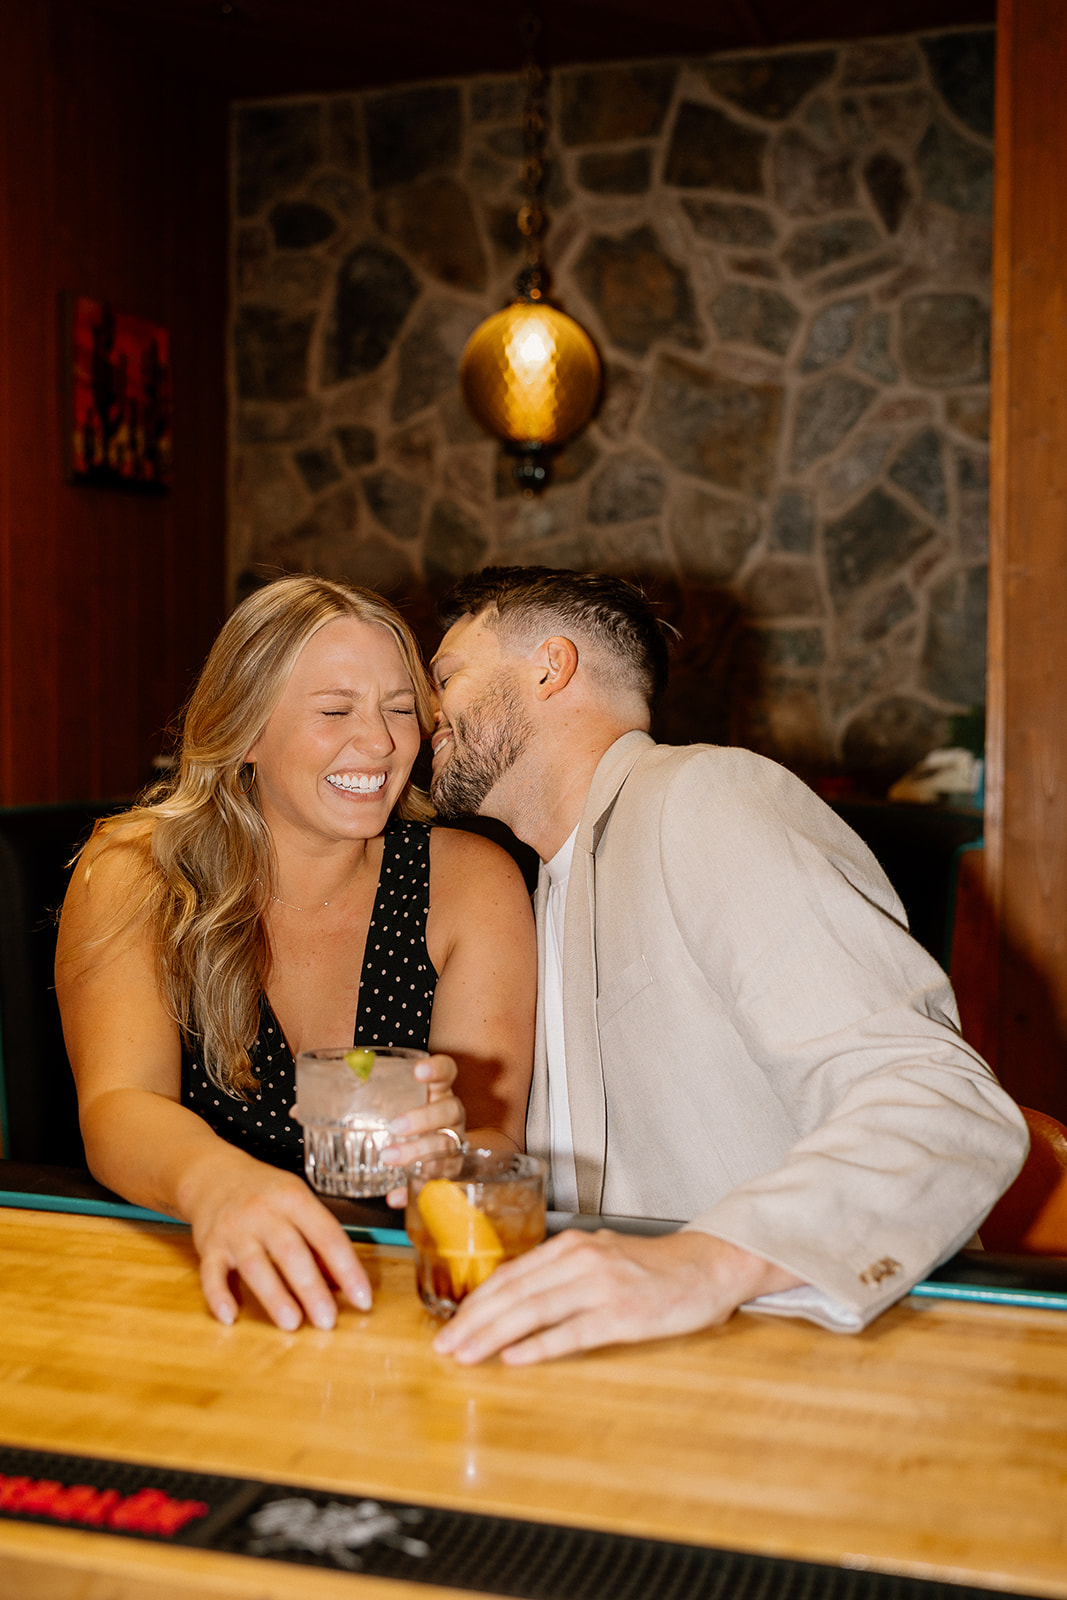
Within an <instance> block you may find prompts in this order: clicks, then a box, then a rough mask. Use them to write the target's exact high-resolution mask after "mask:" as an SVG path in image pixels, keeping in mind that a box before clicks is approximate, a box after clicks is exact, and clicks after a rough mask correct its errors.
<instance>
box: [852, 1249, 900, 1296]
mask: <svg viewBox="0 0 1067 1600" xmlns="http://www.w3.org/2000/svg"><path fill="white" fill-rule="evenodd" d="M902 1270H903V1269H902V1267H901V1265H900V1262H899V1261H894V1260H893V1257H892V1256H883V1257H882V1259H881V1260H880V1261H872V1262H871V1264H870V1266H869V1267H868V1268H867V1269H866V1270H865V1271H864V1272H861V1273H860V1282H861V1283H865V1284H867V1286H868V1287H869V1288H871V1289H873V1288H874V1287H875V1285H876V1284H879V1283H881V1281H882V1279H883V1278H894V1277H896V1275H897V1273H898V1272H901V1271H902Z"/></svg>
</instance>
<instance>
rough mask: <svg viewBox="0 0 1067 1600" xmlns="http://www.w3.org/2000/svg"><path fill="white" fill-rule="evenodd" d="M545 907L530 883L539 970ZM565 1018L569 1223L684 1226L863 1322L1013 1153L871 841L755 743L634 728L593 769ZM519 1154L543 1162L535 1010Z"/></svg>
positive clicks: (999, 1093) (976, 1219)
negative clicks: (575, 1199)
mask: <svg viewBox="0 0 1067 1600" xmlns="http://www.w3.org/2000/svg"><path fill="white" fill-rule="evenodd" d="M547 892H548V884H547V878H546V875H545V874H544V872H542V874H541V881H540V883H539V886H538V891H537V901H536V903H537V913H538V915H537V921H538V939H539V953H540V956H541V958H542V966H543V953H544V912H545V904H546V901H547ZM563 1009H564V1036H565V1043H566V1053H567V1088H568V1095H569V1099H570V1112H571V1125H572V1132H573V1138H574V1150H575V1161H576V1167H577V1176H578V1192H579V1202H580V1206H581V1209H582V1210H583V1211H589V1212H603V1213H606V1214H608V1215H618V1216H645V1217H660V1218H673V1219H677V1220H680V1221H687V1222H688V1223H689V1225H690V1226H691V1227H692V1228H695V1229H699V1230H702V1231H704V1232H706V1233H710V1234H714V1235H716V1236H718V1237H720V1238H723V1239H727V1240H730V1241H732V1242H733V1243H734V1244H737V1245H740V1246H742V1247H744V1248H746V1249H749V1250H752V1251H754V1252H756V1253H757V1254H759V1255H761V1256H763V1257H765V1258H767V1259H769V1260H771V1261H774V1262H777V1263H778V1264H779V1265H781V1266H783V1267H786V1268H788V1269H789V1270H791V1271H793V1272H795V1273H796V1274H797V1275H798V1276H799V1277H800V1278H802V1279H803V1280H804V1281H805V1282H807V1283H810V1284H813V1285H814V1286H815V1287H816V1288H818V1289H819V1290H821V1291H823V1293H824V1294H826V1295H828V1296H830V1297H831V1298H832V1299H833V1300H834V1301H836V1302H837V1303H838V1304H839V1305H841V1306H843V1307H845V1308H846V1310H847V1312H848V1315H849V1316H854V1317H855V1318H856V1320H857V1325H860V1324H863V1323H866V1322H867V1321H869V1320H870V1319H871V1318H872V1317H874V1316H876V1315H877V1314H878V1313H879V1312H880V1311H882V1310H884V1309H885V1307H886V1306H887V1305H889V1304H891V1303H892V1301H893V1300H895V1299H897V1298H899V1296H900V1295H902V1294H904V1293H905V1292H906V1291H907V1289H908V1288H910V1286H911V1285H912V1284H913V1283H914V1282H916V1281H917V1280H918V1279H919V1278H922V1277H923V1276H925V1274H926V1273H927V1272H929V1271H930V1270H931V1268H932V1267H934V1266H935V1265H936V1264H937V1263H938V1262H939V1261H942V1260H944V1259H945V1258H946V1257H948V1256H949V1255H951V1254H952V1253H953V1252H954V1251H955V1250H957V1249H959V1248H960V1247H961V1246H962V1245H963V1244H965V1243H966V1242H967V1240H968V1239H969V1238H970V1237H971V1235H972V1234H973V1233H974V1231H975V1229H976V1227H977V1226H978V1224H979V1223H980V1222H981V1220H982V1218H983V1217H984V1216H985V1214H986V1212H987V1211H988V1210H989V1208H990V1207H991V1206H992V1204H993V1202H994V1201H995V1200H996V1199H997V1197H998V1195H1000V1194H1001V1193H1002V1191H1003V1190H1004V1189H1005V1188H1007V1186H1008V1184H1009V1183H1010V1182H1011V1180H1012V1178H1013V1177H1014V1176H1015V1174H1016V1172H1017V1171H1018V1169H1019V1167H1020V1166H1021V1164H1022V1161H1023V1159H1024V1156H1025V1152H1026V1148H1027V1135H1026V1128H1025V1124H1024V1122H1023V1119H1022V1117H1021V1115H1020V1114H1019V1112H1018V1110H1017V1108H1016V1107H1015V1106H1014V1104H1013V1102H1012V1101H1011V1100H1010V1099H1009V1098H1008V1096H1007V1095H1006V1094H1005V1093H1004V1091H1003V1090H1002V1089H1001V1088H1000V1086H999V1085H998V1084H997V1082H996V1080H995V1078H994V1077H993V1075H992V1073H991V1072H990V1070H989V1068H988V1067H987V1066H986V1065H985V1063H984V1062H983V1061H982V1060H981V1058H980V1057H979V1056H977V1055H976V1054H975V1052H974V1051H973V1050H971V1049H970V1047H969V1046H968V1045H966V1044H964V1042H963V1040H962V1039H961V1038H960V1035H959V1032H958V1019H957V1015H956V1009H955V1002H954V999H953V996H952V990H951V988H950V986H949V983H948V979H947V978H946V977H945V975H944V973H943V972H942V971H941V969H940V968H939V967H938V965H937V963H936V962H935V961H933V960H932V958H931V957H930V956H928V955H927V954H926V952H925V951H924V950H923V949H922V948H921V947H920V946H919V945H917V944H916V943H915V941H914V940H913V939H912V938H911V937H910V935H909V934H908V933H907V931H906V920H905V916H904V912H903V909H902V907H901V905H900V902H899V900H898V899H897V897H896V895H895V894H894V892H893V890H892V888H891V887H890V884H889V882H888V880H887V879H886V877H885V875H884V873H883V872H882V870H881V868H880V867H879V866H878V864H877V862H876V861H875V859H874V857H873V856H872V855H871V853H870V851H869V850H868V849H867V847H866V846H865V845H864V844H863V843H862V841H861V840H860V839H858V838H857V837H856V835H855V834H854V833H853V832H852V830H851V829H850V828H848V827H847V826H846V825H845V824H844V823H843V822H842V821H841V820H840V819H839V818H838V817H837V816H836V815H835V814H834V813H833V812H832V811H831V810H830V809H829V807H827V806H825V805H824V804H823V803H822V802H821V801H820V800H819V799H817V797H816V796H815V795H814V794H813V793H812V792H811V791H810V790H809V789H808V788H807V787H806V786H805V785H804V784H803V783H801V782H800V781H799V779H797V778H795V777H793V776H792V774H790V773H789V772H787V771H786V770H785V769H784V768H783V767H780V766H778V765H776V764H775V763H774V762H771V761H768V760H766V759H764V758H763V757H761V756H757V755H755V754H753V753H752V752H751V751H747V750H737V749H724V748H717V747H714V746H708V745H694V746H689V747H687V748H677V749H676V748H673V747H670V746H665V745H656V744H654V743H653V741H652V740H651V739H650V738H649V737H648V736H647V735H646V734H643V733H639V732H632V733H628V734H625V735H624V736H623V737H622V738H621V739H619V740H618V741H617V742H616V743H615V744H614V745H613V746H612V747H611V749H610V750H608V751H607V753H606V754H605V755H604V757H603V759H602V760H601V762H600V765H599V766H598V768H597V771H596V774H595V776H594V779H593V783H592V785H591V788H590V791H589V796H588V800H587V802H586V806H585V810H584V812H583V815H582V819H581V822H580V824H579V828H578V834H577V839H576V843H575V850H574V857H573V862H572V866H571V874H570V883H569V888H568V893H567V908H566V921H565V930H564V974H563ZM527 1143H528V1147H529V1149H530V1150H531V1151H532V1152H533V1153H535V1154H538V1155H541V1156H542V1157H544V1158H547V1156H548V1151H549V1113H548V1073H547V1064H546V1058H545V1044H544V1016H543V1003H542V1002H541V1001H539V1004H538V1029H537V1044H536V1052H535V1065H534V1080H533V1086H532V1089H531V1096H530V1106H529V1114H528V1121H527ZM816 1320H821V1319H819V1318H816Z"/></svg>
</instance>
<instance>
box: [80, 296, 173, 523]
mask: <svg viewBox="0 0 1067 1600" xmlns="http://www.w3.org/2000/svg"><path fill="white" fill-rule="evenodd" d="M68 316H69V324H70V329H71V337H72V343H73V383H72V406H71V420H70V474H69V476H70V479H71V481H72V482H73V483H92V484H101V485H104V486H109V487H111V488H123V489H144V490H148V491H150V492H155V493H159V492H161V491H164V490H167V489H169V488H170V486H171V474H172V460H171V458H172V452H173V422H172V414H171V374H170V335H169V334H168V332H167V329H166V328H163V327H160V326H159V325H158V324H157V323H154V322H147V321H146V320H145V319H144V318H143V317H133V316H129V315H128V314H127V313H126V312H123V311H116V310H115V309H114V308H113V307H112V306H110V305H108V304H107V303H106V302H104V301H101V300H89V299H87V298H86V297H85V296H84V295H73V296H71V298H70V302H69V309H68Z"/></svg>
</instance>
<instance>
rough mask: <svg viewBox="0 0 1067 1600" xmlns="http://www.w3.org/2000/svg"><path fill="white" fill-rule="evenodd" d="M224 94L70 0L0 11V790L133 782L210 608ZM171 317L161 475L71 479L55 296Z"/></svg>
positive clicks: (217, 465) (201, 642)
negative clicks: (170, 485) (157, 494)
mask: <svg viewBox="0 0 1067 1600" xmlns="http://www.w3.org/2000/svg"><path fill="white" fill-rule="evenodd" d="M226 211H227V150H226V107H225V103H224V100H223V97H222V95H221V94H220V92H219V91H218V89H217V88H216V89H209V88H208V87H207V86H205V85H204V84H203V83H202V82H201V81H200V80H199V79H198V78H197V77H195V76H193V75H191V74H190V73H189V72H188V70H186V71H185V72H183V73H182V74H177V73H175V72H173V71H172V70H171V69H170V67H169V66H168V63H167V61H166V59H165V57H163V56H159V57H153V56H152V55H149V54H148V53H146V52H145V51H144V49H143V47H142V49H141V50H140V52H138V51H137V50H135V49H134V48H132V47H130V46H128V44H127V42H126V40H125V38H124V31H123V25H122V23H121V20H119V19H116V18H110V19H109V18H107V17H104V16H101V15H99V14H98V13H97V12H96V11H95V10H94V8H93V7H91V6H89V5H85V4H80V3H77V0H5V3H4V5H3V7H2V8H0V803H3V804H13V803H22V802H31V801H58V800H64V799H75V798H87V797H113V796H122V795H126V794H130V793H132V792H133V791H135V790H136V789H137V788H139V787H140V786H141V784H143V783H144V781H145V780H146V778H147V777H148V776H149V775H150V763H151V758H152V756H153V755H154V754H156V753H157V752H158V751H159V749H160V748H161V744H162V732H163V729H164V727H165V725H166V724H167V723H168V722H169V721H170V720H171V719H172V718H173V716H174V714H175V712H176V711H177V710H178V708H179V707H180V705H181V703H182V701H183V700H184V698H185V696H186V694H187V692H188V689H189V686H190V682H191V679H192V676H193V675H194V673H195V670H196V668H197V666H198V665H199V663H200V661H201V660H202V658H203V655H204V652H205V650H206V648H207V646H208V644H209V643H210V641H211V638H212V636H213V634H214V633H215V631H216V629H217V627H218V625H219V622H220V620H221V617H222V615H223V612H224V603H223V602H224V544H225V427H226V401H225V380H224V349H225V337H224V322H225V305H226V281H227V277H226V237H225V230H226ZM64 290H76V291H79V292H81V293H83V294H89V295H92V296H95V297H97V298H99V299H104V300H109V301H111V302H113V303H114V305H115V306H116V307H117V308H118V309H121V310H125V311H129V312H133V313H137V314H140V315H142V316H147V317H150V318H152V319H154V320H157V321H160V322H163V323H165V324H167V325H168V326H169V328H170V330H171V339H172V362H173V370H174V389H175V487H174V490H173V492H172V493H171V494H170V495H169V496H167V497H161V498H151V497H148V496H139V495H137V494H135V493H124V492H122V491H116V490H110V489H92V488H85V487H75V486H72V485H69V484H67V483H65V482H64V479H63V440H62V434H61V417H62V407H61V403H60V378H61V372H62V370H63V368H64V366H65V364H66V361H67V355H66V352H65V351H64V350H63V349H61V348H60V337H59V330H60V320H59V309H58V308H59V301H60V295H61V293H62V291H64Z"/></svg>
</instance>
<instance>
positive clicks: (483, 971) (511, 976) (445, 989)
mask: <svg viewBox="0 0 1067 1600" xmlns="http://www.w3.org/2000/svg"><path fill="white" fill-rule="evenodd" d="M427 945H428V948H429V951H430V959H431V960H432V961H433V964H434V966H435V968H436V969H437V972H438V974H439V977H438V983H437V991H436V994H435V995H434V1004H433V1017H432V1019H431V1024H430V1046H431V1049H433V1050H435V1051H444V1052H446V1053H447V1054H448V1055H450V1056H453V1057H454V1058H455V1060H456V1063H457V1066H458V1069H459V1070H458V1073H457V1077H456V1084H455V1090H456V1094H457V1095H458V1096H459V1098H460V1099H461V1100H462V1102H463V1104H464V1106H465V1108H466V1112H467V1123H468V1126H469V1128H470V1133H469V1135H468V1137H469V1139H470V1141H471V1142H472V1143H475V1142H476V1143H478V1144H480V1145H485V1146H488V1147H489V1148H493V1147H494V1146H495V1147H497V1148H503V1149H508V1148H513V1149H517V1150H521V1149H523V1148H524V1147H525V1126H526V1102H527V1099H528V1096H529V1092H530V1076H531V1072H532V1067H533V1038H534V1009H535V1006H536V1000H537V945H536V939H535V935H534V921H533V912H532V909H531V906H530V897H529V894H528V893H527V890H526V886H525V884H524V883H523V879H522V874H521V873H520V871H519V869H518V867H517V866H516V865H515V863H514V861H512V859H511V857H510V856H509V855H507V854H506V852H505V851H503V850H501V849H500V847H499V846H498V845H495V844H492V843H491V842H490V841H489V840H487V839H483V838H480V837H478V836H477V835H474V834H469V833H463V832H461V831H459V830H457V829H452V828H435V829H434V830H433V833H432V834H431V836H430V917H429V920H428V923H427Z"/></svg>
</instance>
